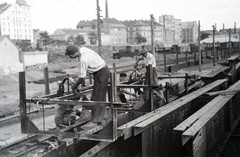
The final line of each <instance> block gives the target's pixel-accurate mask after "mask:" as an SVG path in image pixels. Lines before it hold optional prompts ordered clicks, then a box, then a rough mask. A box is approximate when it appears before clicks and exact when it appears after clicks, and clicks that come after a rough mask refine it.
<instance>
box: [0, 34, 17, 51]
mask: <svg viewBox="0 0 240 157" xmlns="http://www.w3.org/2000/svg"><path fill="white" fill-rule="evenodd" d="M5 38H7V39H8V40H9V41H10V42H11V43H12V44H13V45H14V46H16V47H17V49H18V46H17V45H16V44H15V43H14V42H12V40H10V39H9V38H8V37H7V36H0V43H1V42H2V41H3V40H4V39H5Z"/></svg>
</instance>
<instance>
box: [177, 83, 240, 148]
mask: <svg viewBox="0 0 240 157" xmlns="http://www.w3.org/2000/svg"><path fill="white" fill-rule="evenodd" d="M239 88H240V80H239V81H238V82H237V83H235V84H234V85H233V86H231V87H230V88H228V90H234V89H239ZM236 93H237V92H235V93H232V94H231V95H225V96H221V95H219V96H218V97H219V98H220V101H217V102H218V103H216V102H215V104H213V103H212V101H211V102H209V103H210V104H212V105H213V107H212V108H211V109H209V110H207V111H206V112H204V113H203V115H204V116H202V117H200V118H199V119H198V120H197V121H196V122H195V123H194V124H193V125H192V126H191V127H190V128H189V129H187V130H186V131H185V132H184V133H183V134H182V144H183V145H184V144H185V143H186V142H187V141H188V140H189V139H190V138H192V137H194V136H195V135H196V134H197V132H198V131H199V130H200V129H201V128H202V127H203V126H204V125H205V124H206V123H207V122H208V121H209V120H210V119H211V118H212V117H213V116H214V115H216V114H217V112H218V111H219V110H220V109H221V108H222V107H223V106H224V105H225V104H226V103H227V102H228V101H229V100H231V99H232V98H233V96H234V95H235V94H236ZM218 97H217V98H215V99H219V98H218ZM213 101H214V100H213Z"/></svg>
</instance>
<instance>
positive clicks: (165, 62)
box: [163, 50, 167, 73]
mask: <svg viewBox="0 0 240 157" xmlns="http://www.w3.org/2000/svg"><path fill="white" fill-rule="evenodd" d="M163 59H164V71H165V73H166V72H167V61H166V50H164V54H163Z"/></svg>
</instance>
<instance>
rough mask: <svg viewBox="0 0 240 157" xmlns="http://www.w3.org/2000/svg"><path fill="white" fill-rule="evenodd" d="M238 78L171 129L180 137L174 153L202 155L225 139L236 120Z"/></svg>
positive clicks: (205, 154)
mask: <svg viewBox="0 0 240 157" xmlns="http://www.w3.org/2000/svg"><path fill="white" fill-rule="evenodd" d="M239 88H240V81H238V82H237V83H235V84H234V85H233V86H231V87H230V88H228V89H227V90H226V92H228V91H233V92H230V93H227V94H225V95H219V96H217V97H215V98H214V99H213V100H212V101H210V102H209V103H208V104H206V105H205V106H204V107H203V108H201V109H200V110H198V111H197V112H196V113H194V114H193V115H191V116H190V117H189V118H187V119H186V120H185V121H183V122H182V123H181V124H179V125H178V126H176V127H175V128H174V130H175V131H177V132H178V136H181V141H182V145H181V146H180V145H178V146H177V147H180V148H181V151H180V152H178V154H177V155H181V156H194V157H205V156H207V154H210V153H211V151H210V152H209V150H210V149H211V148H212V146H213V145H214V144H215V143H216V142H219V140H223V139H225V138H226V135H227V134H229V133H231V131H233V129H234V128H235V125H236V123H237V122H238V120H239V112H240V110H239V109H240V106H239V103H238V102H239V99H240V97H239V94H238V93H237V91H236V89H239Z"/></svg>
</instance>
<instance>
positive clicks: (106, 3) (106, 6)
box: [105, 0, 109, 19]
mask: <svg viewBox="0 0 240 157" xmlns="http://www.w3.org/2000/svg"><path fill="white" fill-rule="evenodd" d="M105 9H106V15H105V18H106V19H108V18H109V17H108V2H107V0H106V2H105Z"/></svg>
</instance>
